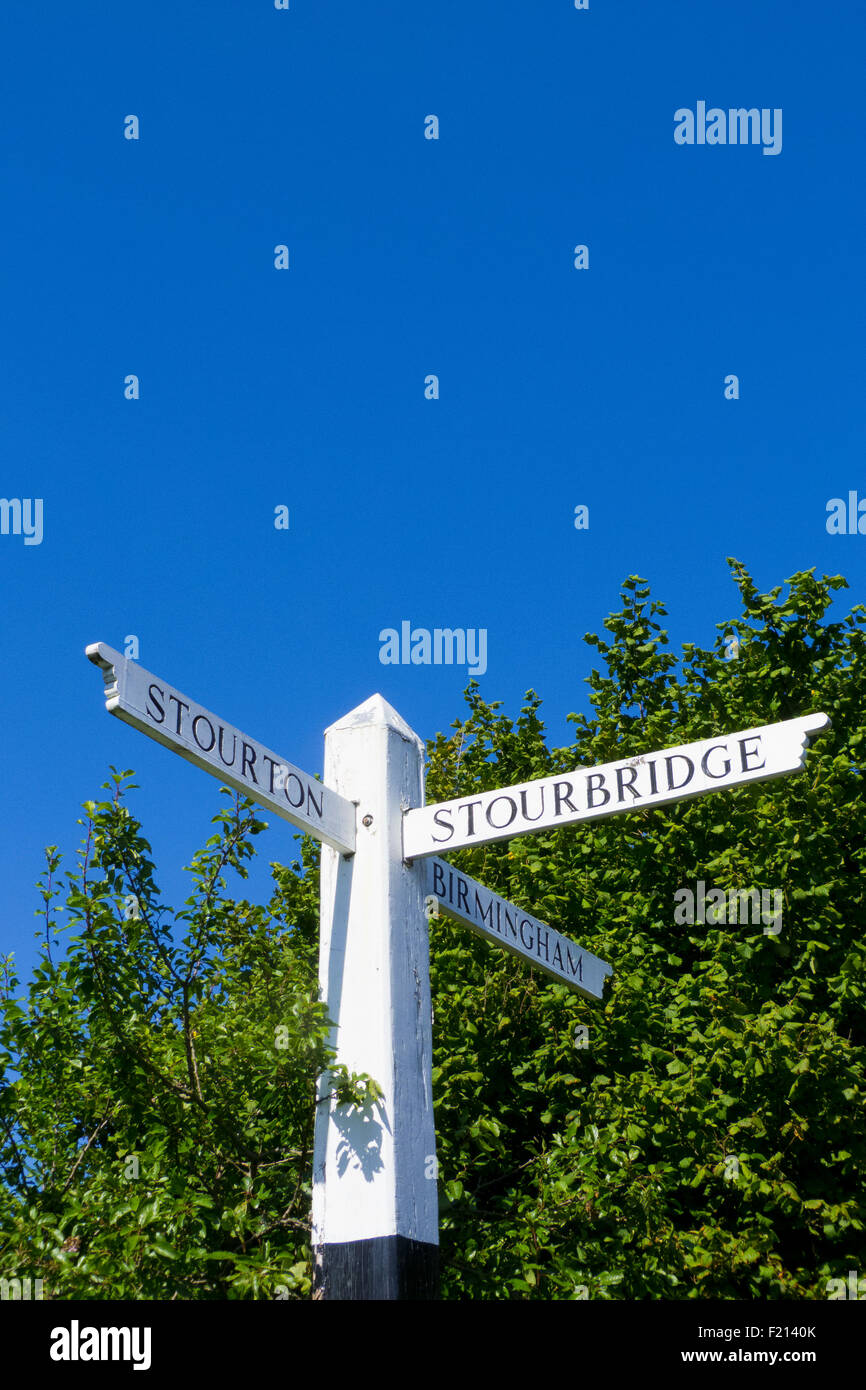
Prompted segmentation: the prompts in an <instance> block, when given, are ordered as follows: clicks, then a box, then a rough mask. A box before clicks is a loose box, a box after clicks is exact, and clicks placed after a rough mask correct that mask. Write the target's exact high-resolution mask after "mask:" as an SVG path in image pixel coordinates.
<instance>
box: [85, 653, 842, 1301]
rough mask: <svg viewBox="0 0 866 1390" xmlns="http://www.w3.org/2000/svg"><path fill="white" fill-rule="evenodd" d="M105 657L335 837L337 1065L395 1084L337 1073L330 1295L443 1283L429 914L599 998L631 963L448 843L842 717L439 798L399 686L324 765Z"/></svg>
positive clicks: (563, 810) (544, 822) (321, 1143)
mask: <svg viewBox="0 0 866 1390" xmlns="http://www.w3.org/2000/svg"><path fill="white" fill-rule="evenodd" d="M87 656H88V657H89V659H90V660H91V661H92V662H93V663H94V664H95V665H96V666H98V667H99V668H100V669H101V671H102V674H103V679H104V682H105V706H106V709H107V710H108V711H109V712H110V713H111V714H114V715H116V717H117V718H119V719H122V720H123V721H124V722H125V723H127V724H131V725H132V726H133V727H134V728H136V729H139V730H140V731H141V732H142V733H145V734H147V735H148V736H149V737H151V738H153V739H156V740H157V741H158V742H160V743H162V744H164V745H165V746H166V747H167V748H170V749H172V751H173V752H175V753H178V754H180V756H181V757H183V758H185V759H187V761H189V762H191V763H194V764H195V766H197V767H200V768H202V769H203V770H204V771H205V772H209V773H210V774H211V775H212V776H214V777H218V778H219V779H220V781H221V782H224V783H226V784H227V785H228V786H230V787H233V788H234V789H235V790H236V791H238V792H240V793H242V794H243V795H244V796H248V797H249V798H250V799H251V800H253V801H255V802H257V803H258V804H259V805H261V806H264V807H265V808H266V809H268V810H270V811H273V812H275V813H276V814H277V815H279V816H281V817H282V818H283V819H285V820H287V821H289V823H290V824H292V825H294V826H296V827H297V828H298V829H300V830H304V831H306V832H307V833H309V834H312V835H314V836H316V838H318V839H319V840H321V841H322V842H323V850H322V866H321V914H320V942H319V985H320V992H321V997H322V999H323V1001H324V1003H325V1005H326V1007H327V1010H328V1014H329V1017H330V1018H331V1020H332V1024H333V1031H332V1041H333V1045H334V1047H335V1049H336V1053H337V1061H338V1064H340V1065H345V1066H346V1067H347V1068H348V1069H349V1070H350V1071H355V1072H365V1073H367V1074H369V1075H371V1076H373V1077H374V1078H375V1079H376V1081H377V1082H378V1084H379V1086H380V1087H381V1090H382V1096H381V1098H380V1099H378V1100H376V1101H374V1102H371V1103H368V1104H367V1105H366V1106H363V1107H357V1106H351V1105H345V1104H341V1103H340V1102H339V1101H338V1100H337V1097H336V1094H335V1093H334V1092H333V1090H332V1087H331V1083H330V1080H329V1077H328V1076H327V1075H325V1076H323V1077H322V1079H321V1083H320V1088H319V1097H318V1104H317V1107H316V1127H315V1143H314V1154H313V1259H314V1289H315V1296H316V1297H319V1298H326V1299H412V1298H414V1299H418V1298H435V1297H436V1295H437V1290H438V1245H439V1236H438V1207H437V1195H436V1183H435V1182H434V1181H431V1177H430V1174H431V1165H432V1171H433V1172H435V1153H436V1143H435V1131H434V1127H433V1094H432V1082H431V1074H432V1069H433V1046H432V1018H431V1009H430V971H429V946H428V932H427V914H428V913H432V912H435V913H436V914H440V913H441V914H442V915H443V916H446V917H449V918H451V919H452V920H454V921H456V922H460V923H463V924H464V925H466V926H469V927H471V928H472V929H473V930H474V931H476V932H478V933H479V934H480V935H482V936H484V937H485V938H486V939H487V940H488V941H492V942H496V943H497V944H499V945H501V946H502V947H504V948H505V949H506V950H508V951H511V952H512V953H514V954H516V955H518V956H521V957H522V958H523V959H525V960H528V961H529V962H530V963H531V964H532V965H533V966H534V967H535V968H536V969H539V970H541V971H543V972H544V973H545V974H547V975H549V976H551V977H552V978H553V979H555V980H558V981H559V982H560V983H563V984H567V985H569V986H570V987H571V988H572V989H574V990H576V991H577V992H578V993H580V994H581V995H583V996H584V997H585V998H589V999H601V997H602V993H603V989H604V982H605V979H606V978H607V977H608V976H609V975H610V974H611V973H612V970H611V966H610V965H608V964H607V962H605V961H603V960H600V959H599V958H598V957H597V956H594V955H591V954H590V953H589V952H588V951H586V950H584V949H583V948H582V947H580V946H579V945H578V944H577V943H576V942H574V941H572V940H571V939H570V938H569V937H566V936H563V935H562V934H561V933H559V932H558V931H555V930H554V929H553V928H552V927H549V926H547V925H546V924H545V923H543V922H540V921H539V920H538V919H537V918H535V917H534V916H532V915H531V914H530V913H528V912H525V911H523V910H522V909H521V908H518V907H515V906H514V904H512V903H509V902H507V901H506V900H505V899H504V898H501V897H500V896H499V895H498V894H496V893H493V892H491V890H490V889H488V888H485V887H484V885H483V884H481V883H478V882H477V881H476V880H475V879H471V878H469V877H468V876H467V875H466V874H463V873H460V872H459V871H458V870H456V869H455V868H454V867H453V865H451V864H449V863H448V861H447V860H444V859H442V858H440V855H442V854H447V853H448V852H449V851H451V850H455V849H460V848H464V847H467V846H472V845H481V844H486V843H488V842H490V841H492V840H503V839H511V838H513V837H514V836H517V835H526V834H534V833H537V832H539V831H543V830H551V829H555V828H557V827H559V826H562V825H571V824H575V823H577V822H580V821H585V820H594V819H597V818H599V817H602V816H609V815H615V814H617V813H619V812H623V811H630V810H634V809H640V808H644V807H647V806H662V805H666V804H668V803H670V802H673V801H678V800H681V799H683V798H687V797H692V796H702V795H704V794H705V793H707V792H711V791H716V790H722V789H725V788H728V787H733V786H738V785H740V784H741V783H744V782H756V781H764V780H767V779H769V778H774V777H782V776H785V775H787V774H789V773H793V772H798V771H800V770H801V769H802V768H803V767H804V765H805V755H806V749H807V746H808V742H809V739H810V738H811V737H812V735H813V734H815V733H817V732H819V730H821V729H825V728H827V727H828V726H829V724H830V720H829V718H828V716H827V715H826V714H820V713H818V714H809V715H804V716H803V717H801V718H798V719H787V720H784V721H783V722H781V723H777V724H766V725H761V726H760V727H756V728H753V729H746V730H743V731H740V732H739V733H733V734H725V735H720V736H718V737H715V738H710V739H702V740H700V741H698V742H695V743H688V744H683V745H680V746H677V747H674V748H668V749H663V750H662V751H661V752H657V753H646V754H642V755H641V756H640V757H636V758H626V759H622V760H619V761H616V762H612V763H605V764H603V765H602V766H600V767H594V768H578V769H576V770H575V771H574V772H570V773H567V774H562V775H556V776H553V777H542V778H537V779H535V780H533V781H530V782H523V783H520V784H518V785H517V786H513V787H503V788H500V789H498V790H494V791H489V792H480V793H478V794H477V795H474V796H467V797H457V798H455V799H453V800H451V801H446V802H441V803H439V804H437V805H433V806H425V805H424V804H423V802H424V745H423V743H422V742H421V740H420V739H419V738H418V736H417V734H415V733H413V731H412V730H411V729H410V728H409V727H408V725H406V724H405V723H404V722H403V720H402V719H401V718H400V716H399V715H398V714H397V713H396V711H395V710H393V709H392V708H391V706H390V705H389V704H388V703H387V702H386V701H385V700H383V699H382V697H381V696H380V695H374V696H372V697H371V699H369V700H367V701H366V703H364V704H362V705H359V706H358V708H357V709H355V710H352V711H351V713H349V714H347V715H346V716H345V717H344V718H342V719H340V720H338V721H337V722H336V723H335V724H332V725H331V727H330V728H329V729H328V730H327V732H326V735H325V774H324V776H325V780H324V783H322V782H318V781H317V780H316V779H315V778H313V777H310V776H309V775H308V774H307V773H304V772H301V771H300V770H299V769H298V768H297V767H295V766H294V765H293V764H292V763H289V762H288V761H286V760H285V759H283V758H280V757H278V756H277V755H276V754H275V753H273V752H272V751H271V750H270V749H268V748H266V747H265V746H264V745H263V744H261V743H259V742H258V741H257V740H255V739H253V738H251V737H249V736H248V735H246V734H243V733H241V731H240V730H239V729H236V728H235V727H234V726H233V725H231V724H229V723H227V722H226V721H225V720H223V719H221V718H220V717H218V716H217V715H214V714H212V713H211V712H210V711H209V710H207V709H205V708H204V707H203V706H202V705H199V704H198V703H197V702H196V701H194V700H192V699H190V698H189V697H188V696H185V695H182V694H181V692H180V691H179V690H177V689H175V688H174V687H173V686H171V685H169V684H168V683H167V682H166V681H164V680H161V679H159V678H158V677H157V676H154V675H152V674H151V673H150V672H149V671H145V670H144V669H143V668H142V667H140V666H139V665H138V663H137V662H135V661H131V660H129V659H128V658H127V657H124V656H122V655H121V654H120V653H119V652H117V651H115V650H114V649H113V648H111V647H108V646H106V645H105V644H104V643H102V642H97V643H94V644H93V645H91V646H89V647H88V648H87Z"/></svg>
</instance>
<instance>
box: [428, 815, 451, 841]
mask: <svg viewBox="0 0 866 1390" xmlns="http://www.w3.org/2000/svg"><path fill="white" fill-rule="evenodd" d="M450 815H451V812H450V811H448V810H446V809H444V808H443V809H441V810H439V811H436V812H435V814H434V816H433V824H434V825H438V826H439V827H440V828H441V829H442V830H447V831H448V834H447V835H434V836H433V839H434V840H435V841H436V843H437V844H440V843H441V842H442V841H443V840H450V839H451V836H452V835H453V834H454V826H453V825H452V824H451V823H450V821H446V820H443V819H442V817H443V816H450Z"/></svg>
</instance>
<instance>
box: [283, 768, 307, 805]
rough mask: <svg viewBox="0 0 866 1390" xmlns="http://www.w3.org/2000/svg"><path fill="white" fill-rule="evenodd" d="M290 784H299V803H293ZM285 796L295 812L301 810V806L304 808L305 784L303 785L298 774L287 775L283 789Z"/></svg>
mask: <svg viewBox="0 0 866 1390" xmlns="http://www.w3.org/2000/svg"><path fill="white" fill-rule="evenodd" d="M290 782H297V784H298V799H297V801H293V800H292V798H291V797H290V796H289V783H290ZM283 796H284V797H285V798H286V800H287V801H288V803H289V805H290V806H291V807H292V808H293V809H294V810H295V811H297V810H298V808H299V807H300V806H303V804H304V784H303V782H302V781H301V779H300V777H299V776H298V774H297V773H296V772H289V773H287V774H286V785H285V786H284V787H283Z"/></svg>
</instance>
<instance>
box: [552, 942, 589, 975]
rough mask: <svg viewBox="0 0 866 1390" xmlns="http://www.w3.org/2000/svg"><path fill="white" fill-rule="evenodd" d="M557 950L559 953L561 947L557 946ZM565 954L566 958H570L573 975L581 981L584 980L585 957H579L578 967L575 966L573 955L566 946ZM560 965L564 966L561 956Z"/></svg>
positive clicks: (570, 968)
mask: <svg viewBox="0 0 866 1390" xmlns="http://www.w3.org/2000/svg"><path fill="white" fill-rule="evenodd" d="M556 949H557V951H558V950H559V947H558V946H557V948H556ZM565 954H566V957H567V958H568V968H569V970H570V971H571V973H572V975H576V976H577V978H578V979H579V980H582V979H583V956H578V958H577V965H575V963H574V957H573V956H572V954H571V952H570V951H569V949H568V947H567V946H566V948H565ZM559 963H560V965H562V957H561V956H560V958H559Z"/></svg>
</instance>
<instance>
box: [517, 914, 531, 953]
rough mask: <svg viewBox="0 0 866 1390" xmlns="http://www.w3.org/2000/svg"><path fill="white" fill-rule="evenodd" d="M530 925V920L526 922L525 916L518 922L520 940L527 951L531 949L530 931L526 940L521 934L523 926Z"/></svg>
mask: <svg viewBox="0 0 866 1390" xmlns="http://www.w3.org/2000/svg"><path fill="white" fill-rule="evenodd" d="M531 926H532V923H531V922H528V921H527V920H526V918H525V917H524V918H523V921H522V922H521V923H520V940H521V941H522V942H523V944H524V946H525V947H526V949H527V951H531V950H532V932H531V931H530V933H529V940H528V941H527V940H526V937H525V936H524V935H523V928H524V927H531Z"/></svg>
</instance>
